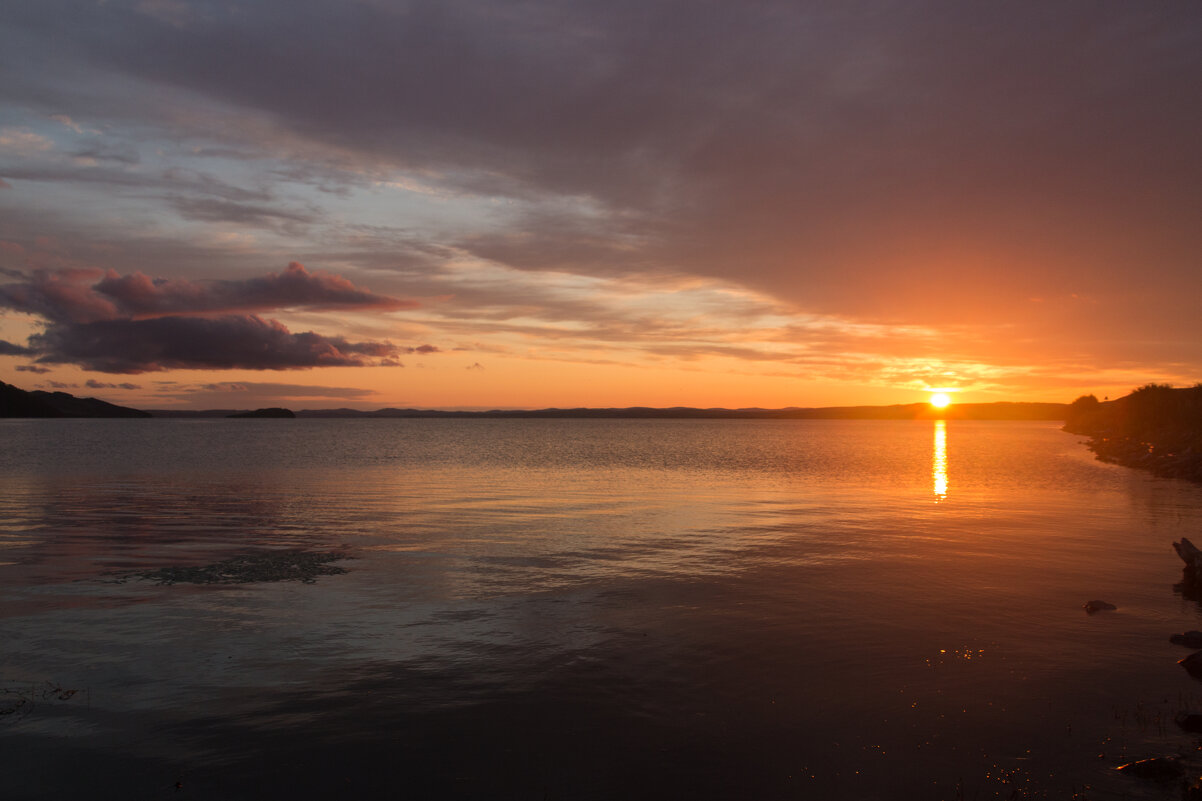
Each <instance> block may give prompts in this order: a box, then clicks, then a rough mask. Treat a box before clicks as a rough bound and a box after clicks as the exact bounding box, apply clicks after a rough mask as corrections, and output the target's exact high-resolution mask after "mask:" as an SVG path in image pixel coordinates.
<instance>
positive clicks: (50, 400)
mask: <svg viewBox="0 0 1202 801" xmlns="http://www.w3.org/2000/svg"><path fill="white" fill-rule="evenodd" d="M150 416H151V415H150V413H149V412H143V411H139V410H138V409H131V408H129V407H128V406H117V405H116V404H113V403H108V402H106V401H102V400H97V399H96V398H77V397H75V396H74V395H69V394H67V393H66V392H43V391H41V390H34V391H33V392H27V391H25V390H23V389H20V388H18V387H14V386H13V385H12V384H5V383H3V382H0V417H150Z"/></svg>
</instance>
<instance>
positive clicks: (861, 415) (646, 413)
mask: <svg viewBox="0 0 1202 801" xmlns="http://www.w3.org/2000/svg"><path fill="white" fill-rule="evenodd" d="M1067 410H1068V404H1066V403H962V404H956V405H953V406H951V407H949V408H947V409H935V408H934V407H932V406H931V405H930V404H928V403H910V404H904V405H895V406H828V407H823V408H811V409H803V408H786V409H696V408H692V407H687V406H675V407H670V408H662V409H661V408H651V407H646V406H631V407H628V408H623V409H589V408H574V409H494V410H491V411H485V412H468V411H445V410H441V409H391V408H389V409H377V410H376V411H371V412H363V411H358V410H355V409H303V410H301V411H299V412H297V413H296V416H297V417H316V418H331V417H394V418H405V417H407V418H481V417H482V418H542V419H545V418H572V419H590V418H598V419H686V420H687V419H696V420H929V419H940V418H942V419H947V420H1063V419H1064V418H1065V414H1066V412H1067Z"/></svg>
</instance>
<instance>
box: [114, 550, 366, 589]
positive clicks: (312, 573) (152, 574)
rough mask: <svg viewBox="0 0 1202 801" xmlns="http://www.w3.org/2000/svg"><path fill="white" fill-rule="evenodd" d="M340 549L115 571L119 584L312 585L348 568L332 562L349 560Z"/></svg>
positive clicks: (248, 555)
mask: <svg viewBox="0 0 1202 801" xmlns="http://www.w3.org/2000/svg"><path fill="white" fill-rule="evenodd" d="M350 558H351V556H350V555H349V554H346V553H343V552H341V551H321V552H315V551H260V552H257V553H246V554H239V555H238V556H234V557H231V558H229V559H224V560H222V561H220V562H214V563H213V564H209V565H196V566H179V567H164V568H160V569H158V570H137V571H132V572H129V571H127V572H123V573H118V574H116V575H117V576H118V578H116V579H114V583H116V584H124V583H126V582H127V581H130V580H131V579H138V580H140V581H153V582H154V583H156V584H167V585H169V584H250V583H253V582H265V581H301V582H304V583H305V584H313V583H314V582H315V581H317V577H318V576H336V575H338V574H340V573H345V572H346V569H345V568H342V567H338V566H337V565H332V564H330V563H331V562H337V561H340V560H342V559H350Z"/></svg>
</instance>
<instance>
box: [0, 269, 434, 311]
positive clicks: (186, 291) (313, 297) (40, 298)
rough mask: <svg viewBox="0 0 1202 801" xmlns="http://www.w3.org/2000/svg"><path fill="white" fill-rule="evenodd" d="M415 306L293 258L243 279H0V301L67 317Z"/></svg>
mask: <svg viewBox="0 0 1202 801" xmlns="http://www.w3.org/2000/svg"><path fill="white" fill-rule="evenodd" d="M416 305H417V304H416V303H414V302H412V301H405V300H398V299H396V298H390V297H385V296H383V295H376V294H374V293H371V292H368V291H366V290H362V289H359V288H357V287H355V286H354V284H352V283H351V282H350V281H348V280H346V279H345V278H342V277H341V276H337V275H331V274H330V273H323V272H316V273H310V272H309V271H307V270H306V269H305V268H304V266H302V265H301V264H298V263H297V262H292V263H291V264H289V265H288V269H286V270H285V271H284V272H282V273H271V274H269V275H267V276H263V277H259V278H248V279H245V280H242V281H188V280H185V279H167V278H151V277H149V276H146V275H143V274H142V273H134V274H132V275H118V274H117V273H115V272H111V271H110V272H108V273H105V274H101V273H100V271H98V270H91V271H89V270H76V271H66V270H58V271H54V272H49V271H39V272H37V273H35V274H34V275H33V276H32V277H31V278H30V279H29V280H28V281H26V282H23V283H13V284H0V307H7V308H10V309H14V310H16V311H22V312H28V313H31V314H37V315H40V316H42V317H45V318H46V319H47V320H51V321H54V322H71V323H88V322H96V321H100V320H119V319H122V318H129V317H134V318H145V317H154V316H162V315H169V314H212V313H218V312H229V311H243V310H246V311H250V310H254V311H259V310H265V309H282V308H293V309H296V308H308V309H365V310H366V309H379V310H395V309H405V308H413V307H415V306H416Z"/></svg>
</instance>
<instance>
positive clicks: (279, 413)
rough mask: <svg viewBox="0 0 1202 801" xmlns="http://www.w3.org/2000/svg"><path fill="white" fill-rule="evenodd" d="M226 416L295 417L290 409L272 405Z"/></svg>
mask: <svg viewBox="0 0 1202 801" xmlns="http://www.w3.org/2000/svg"><path fill="white" fill-rule="evenodd" d="M226 417H276V418H286V419H295V418H296V414H295V413H294V412H293V411H292V410H291V409H284V408H281V407H279V406H272V407H270V408H268V409H255V410H254V411H253V412H237V413H235V414H227V415H226Z"/></svg>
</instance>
